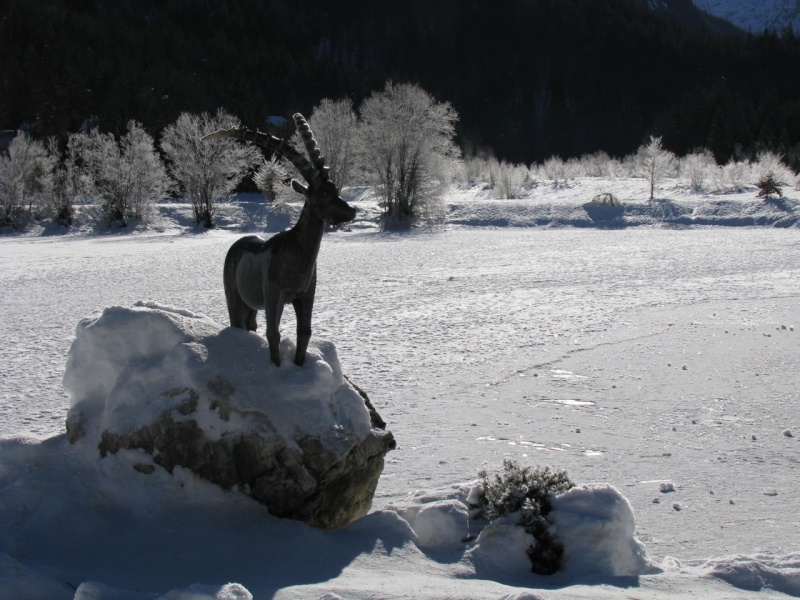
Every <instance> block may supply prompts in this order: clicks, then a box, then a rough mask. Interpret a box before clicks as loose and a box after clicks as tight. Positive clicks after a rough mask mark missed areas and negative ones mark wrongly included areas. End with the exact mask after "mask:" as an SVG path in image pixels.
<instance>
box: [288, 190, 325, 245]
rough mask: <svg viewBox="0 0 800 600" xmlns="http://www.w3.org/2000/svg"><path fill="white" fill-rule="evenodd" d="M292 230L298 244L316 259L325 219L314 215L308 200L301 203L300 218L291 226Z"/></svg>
mask: <svg viewBox="0 0 800 600" xmlns="http://www.w3.org/2000/svg"><path fill="white" fill-rule="evenodd" d="M292 231H293V232H294V234H295V236H296V237H297V239H298V242H299V245H300V246H301V247H302V248H303V249H304V250H305V251H306V252H307V253H308V254H309V255H313V257H314V259H316V256H317V254H318V253H319V247H320V244H321V243H322V234H323V232H324V231H325V221H323V220H322V219H320V218H319V217H316V216H315V215H314V211H312V210H311V204H310V202H309V201H308V200H306V203H305V204H304V205H303V212H301V213H300V218H299V219H298V220H297V223H295V225H294V227H292Z"/></svg>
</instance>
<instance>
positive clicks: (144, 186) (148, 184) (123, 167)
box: [81, 121, 169, 227]
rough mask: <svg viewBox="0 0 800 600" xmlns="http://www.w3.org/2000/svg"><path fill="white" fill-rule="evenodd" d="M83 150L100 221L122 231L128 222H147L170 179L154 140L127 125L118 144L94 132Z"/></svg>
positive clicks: (107, 135) (132, 124) (134, 124)
mask: <svg viewBox="0 0 800 600" xmlns="http://www.w3.org/2000/svg"><path fill="white" fill-rule="evenodd" d="M82 146H83V147H82V149H81V156H82V157H83V160H84V162H85V165H86V170H87V174H88V175H89V181H90V189H91V193H92V194H93V195H94V196H95V200H96V201H99V202H100V209H101V216H102V218H104V219H105V220H106V221H108V222H109V223H112V222H118V223H119V224H120V225H122V226H123V227H124V226H126V225H127V223H128V220H129V219H140V220H142V221H146V220H147V219H149V217H150V212H151V210H152V206H153V203H154V201H155V200H156V199H158V198H163V197H164V195H165V194H166V193H167V191H168V189H169V178H168V177H167V173H166V170H165V169H164V165H163V164H162V162H161V159H160V158H159V156H158V153H157V152H156V149H155V145H154V143H153V138H152V137H150V135H149V134H148V133H147V132H146V131H145V130H144V129H143V128H142V126H141V125H140V124H139V123H137V122H136V121H130V122H129V123H128V133H126V134H125V135H124V136H123V137H122V138H121V139H120V140H119V143H117V140H116V139H115V138H114V136H113V135H111V134H110V133H98V132H94V133H92V134H91V135H89V136H88V137H87V138H85V140H84V142H83V145H82Z"/></svg>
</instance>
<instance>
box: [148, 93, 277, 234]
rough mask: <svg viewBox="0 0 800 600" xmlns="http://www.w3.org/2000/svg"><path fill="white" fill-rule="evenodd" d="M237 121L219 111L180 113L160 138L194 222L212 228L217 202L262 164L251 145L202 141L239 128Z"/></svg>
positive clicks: (256, 150)
mask: <svg viewBox="0 0 800 600" xmlns="http://www.w3.org/2000/svg"><path fill="white" fill-rule="evenodd" d="M239 125H240V122H239V119H237V118H236V117H234V116H232V115H230V114H228V113H226V112H225V111H224V110H222V109H219V110H218V111H217V113H216V114H215V115H210V114H208V113H203V114H201V115H193V114H189V113H183V114H182V115H180V116H179V117H178V120H177V121H176V122H175V123H173V124H172V125H170V126H168V127H167V128H166V129H165V130H164V133H163V134H162V136H161V149H162V150H163V152H164V154H165V156H166V157H167V163H168V166H169V171H170V174H171V175H172V177H173V178H174V179H175V181H176V182H177V183H178V185H179V187H180V191H181V193H182V194H184V195H185V196H186V197H187V199H188V200H189V201H190V202H191V203H192V211H193V213H194V219H195V222H196V223H197V224H198V225H199V224H201V223H202V224H203V225H205V226H206V227H213V226H214V214H215V212H216V206H217V202H218V201H219V200H220V199H221V198H225V197H227V196H228V194H230V193H231V192H232V191H233V190H234V188H235V187H236V186H237V185H238V183H239V182H240V181H241V180H242V178H243V177H244V176H245V175H246V174H247V173H248V172H249V171H250V170H251V169H252V168H253V167H254V166H255V165H257V164H258V163H259V162H260V161H261V160H262V156H261V152H260V151H259V150H258V149H257V148H256V147H255V146H252V145H250V144H242V143H241V142H238V141H236V140H234V139H221V140H218V141H216V142H214V143H213V144H209V143H207V142H203V141H201V139H200V138H202V137H203V136H204V135H206V134H209V133H213V132H215V131H217V130H219V129H230V128H233V127H239Z"/></svg>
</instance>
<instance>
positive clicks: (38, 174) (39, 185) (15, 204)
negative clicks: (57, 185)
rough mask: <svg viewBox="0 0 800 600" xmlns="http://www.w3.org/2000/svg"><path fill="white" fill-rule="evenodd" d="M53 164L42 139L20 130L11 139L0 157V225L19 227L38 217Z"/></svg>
mask: <svg viewBox="0 0 800 600" xmlns="http://www.w3.org/2000/svg"><path fill="white" fill-rule="evenodd" d="M53 164H54V161H53V159H52V157H51V156H50V155H49V154H48V152H47V150H46V148H45V146H44V144H43V143H42V142H40V141H38V140H34V139H33V138H31V137H29V136H28V135H26V134H24V133H19V134H17V136H16V137H15V138H14V139H13V140H11V144H10V146H9V148H8V156H0V225H6V226H11V227H14V228H21V227H24V226H25V224H26V223H27V222H28V220H29V219H31V218H38V216H39V214H38V213H39V209H40V207H41V206H42V203H43V201H44V198H45V197H46V196H47V194H48V193H49V192H50V189H51V188H52V184H53V181H52V169H53Z"/></svg>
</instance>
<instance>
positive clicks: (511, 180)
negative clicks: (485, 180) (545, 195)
mask: <svg viewBox="0 0 800 600" xmlns="http://www.w3.org/2000/svg"><path fill="white" fill-rule="evenodd" d="M491 170H492V175H491V180H492V182H493V186H492V187H493V188H494V191H495V195H496V196H497V197H498V198H521V197H522V195H523V193H524V191H525V186H526V185H527V184H529V183H530V181H531V176H530V172H529V171H528V167H526V166H525V165H515V164H512V163H508V162H506V161H501V162H498V161H496V160H495V161H493V163H492V165H491Z"/></svg>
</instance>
